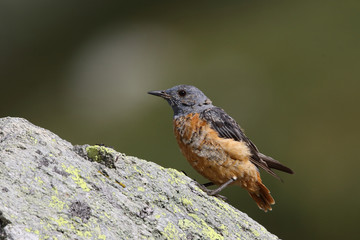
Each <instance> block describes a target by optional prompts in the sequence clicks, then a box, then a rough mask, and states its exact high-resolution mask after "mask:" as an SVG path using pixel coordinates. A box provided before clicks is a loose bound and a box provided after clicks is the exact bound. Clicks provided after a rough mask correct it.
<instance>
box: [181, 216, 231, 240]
mask: <svg viewBox="0 0 360 240" xmlns="http://www.w3.org/2000/svg"><path fill="white" fill-rule="evenodd" d="M189 216H190V217H192V218H193V219H194V220H195V222H191V221H190V220H188V222H185V223H187V226H190V227H192V228H193V229H194V230H195V231H199V230H200V231H201V235H202V236H204V237H207V238H208V239H214V240H215V239H218V240H219V239H224V237H223V236H222V235H220V234H219V233H217V232H216V231H215V230H214V229H213V228H211V227H210V226H209V225H208V224H207V223H206V222H205V221H204V220H203V219H201V218H200V217H199V216H197V215H196V214H193V213H191V214H189ZM190 223H191V224H190ZM183 226H184V227H185V228H186V224H185V225H184V223H183Z"/></svg>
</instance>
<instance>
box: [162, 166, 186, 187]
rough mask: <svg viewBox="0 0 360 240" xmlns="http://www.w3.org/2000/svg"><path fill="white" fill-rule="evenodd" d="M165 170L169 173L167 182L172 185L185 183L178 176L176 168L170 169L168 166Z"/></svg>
mask: <svg viewBox="0 0 360 240" xmlns="http://www.w3.org/2000/svg"><path fill="white" fill-rule="evenodd" d="M166 170H167V172H168V173H169V175H170V178H169V179H168V182H169V183H170V184H172V185H174V184H177V185H180V184H186V182H185V181H184V180H182V179H180V178H179V174H180V173H179V172H178V171H177V170H175V169H172V168H168V169H166Z"/></svg>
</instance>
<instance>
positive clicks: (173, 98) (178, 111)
mask: <svg viewBox="0 0 360 240" xmlns="http://www.w3.org/2000/svg"><path fill="white" fill-rule="evenodd" d="M148 93H149V94H151V95H155V96H159V97H162V98H164V99H166V101H168V103H169V104H170V106H171V107H172V109H173V110H174V117H175V118H176V117H179V116H184V115H187V114H189V113H200V112H202V111H203V110H205V109H207V108H211V107H213V105H212V103H211V101H210V99H209V98H208V97H206V96H205V94H204V93H203V92H202V91H200V90H199V89H198V88H196V87H194V86H190V85H178V86H175V87H172V88H169V89H166V90H160V91H151V92H148Z"/></svg>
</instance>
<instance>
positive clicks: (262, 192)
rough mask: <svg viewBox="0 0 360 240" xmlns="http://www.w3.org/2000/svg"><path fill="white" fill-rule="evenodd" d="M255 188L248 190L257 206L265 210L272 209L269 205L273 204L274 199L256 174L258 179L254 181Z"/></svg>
mask: <svg viewBox="0 0 360 240" xmlns="http://www.w3.org/2000/svg"><path fill="white" fill-rule="evenodd" d="M256 185H257V187H256V190H255V191H249V194H250V196H251V197H252V199H254V201H255V202H256V204H257V205H258V207H259V208H260V209H262V210H264V211H265V212H267V211H268V210H270V211H271V210H272V208H271V205H273V204H275V200H274V199H273V197H272V196H271V195H270V191H269V189H267V188H266V187H265V185H264V184H263V183H262V182H261V178H260V175H259V174H258V181H257V182H256Z"/></svg>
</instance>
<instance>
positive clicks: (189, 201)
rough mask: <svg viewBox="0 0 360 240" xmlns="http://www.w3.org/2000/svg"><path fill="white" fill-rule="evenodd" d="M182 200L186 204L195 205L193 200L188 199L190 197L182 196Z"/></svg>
mask: <svg viewBox="0 0 360 240" xmlns="http://www.w3.org/2000/svg"><path fill="white" fill-rule="evenodd" d="M181 202H182V203H183V204H184V205H185V206H186V205H190V206H192V205H193V203H192V201H191V199H188V198H184V197H183V198H181Z"/></svg>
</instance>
